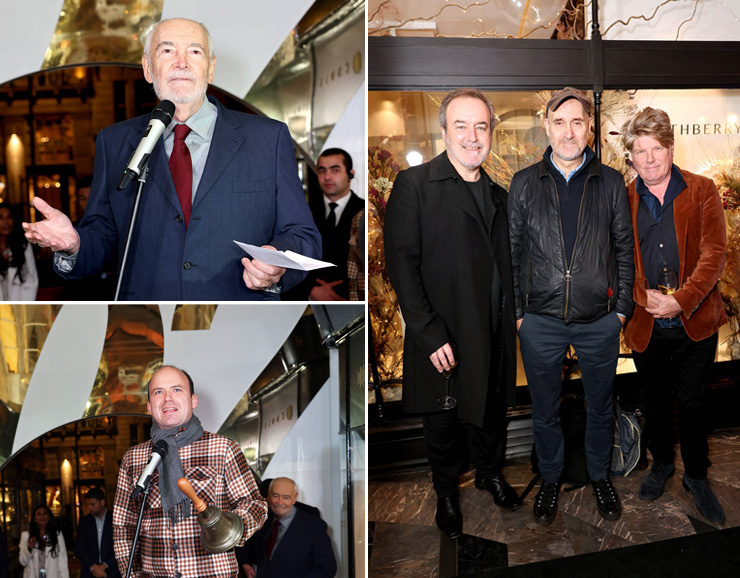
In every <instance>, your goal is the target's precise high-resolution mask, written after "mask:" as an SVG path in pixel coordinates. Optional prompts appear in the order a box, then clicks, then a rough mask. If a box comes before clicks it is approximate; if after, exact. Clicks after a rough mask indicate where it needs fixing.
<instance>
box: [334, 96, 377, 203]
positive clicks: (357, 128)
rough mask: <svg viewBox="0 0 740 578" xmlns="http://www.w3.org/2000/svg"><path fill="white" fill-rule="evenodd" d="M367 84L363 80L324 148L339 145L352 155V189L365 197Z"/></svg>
mask: <svg viewBox="0 0 740 578" xmlns="http://www.w3.org/2000/svg"><path fill="white" fill-rule="evenodd" d="M366 86H367V85H366V84H365V83H364V82H363V83H362V86H360V88H359V89H358V90H357V92H356V93H355V95H354V96H353V97H352V100H351V101H350V103H349V104H348V105H347V108H345V109H344V112H343V113H342V116H341V117H340V118H339V121H338V122H337V124H335V125H334V128H333V129H332V131H331V133H329V138H327V139H326V142H325V143H324V149H328V148H331V147H339V148H341V149H344V150H346V151H347V152H348V153H349V156H351V157H352V164H353V166H354V169H355V178H354V179H352V182H351V186H352V190H353V191H354V192H355V193H356V194H358V195H359V196H361V197H362V198H363V199H366V198H367V138H366V137H365V110H366V108H367V107H366V100H367V98H366V97H367V90H366Z"/></svg>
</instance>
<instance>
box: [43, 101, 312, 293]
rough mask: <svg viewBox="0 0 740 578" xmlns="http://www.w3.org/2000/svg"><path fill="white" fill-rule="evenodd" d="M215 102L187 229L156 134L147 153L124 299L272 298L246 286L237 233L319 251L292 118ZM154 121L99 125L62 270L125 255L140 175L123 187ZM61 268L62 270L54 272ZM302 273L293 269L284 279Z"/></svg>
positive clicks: (91, 267)
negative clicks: (72, 257) (75, 236)
mask: <svg viewBox="0 0 740 578" xmlns="http://www.w3.org/2000/svg"><path fill="white" fill-rule="evenodd" d="M209 100H211V102H213V103H214V104H215V105H216V107H217V109H218V117H217V119H216V126H215V130H214V133H213V139H212V141H211V146H210V149H209V152H208V160H207V161H206V165H205V169H204V172H203V176H202V179H201V181H200V184H199V185H198V190H197V192H196V195H195V200H194V203H193V209H192V213H191V217H190V225H189V227H188V228H187V229H186V227H185V223H184V221H183V216H182V208H181V207H180V201H179V199H178V197H177V192H176V190H175V185H174V183H173V180H172V175H171V173H170V169H169V165H168V159H167V154H166V153H165V150H164V143H163V140H162V139H161V138H160V140H159V142H158V143H157V145H156V146H155V147H154V150H153V151H152V154H151V157H150V159H149V177H148V179H147V182H146V184H145V185H144V190H143V194H142V198H141V203H140V206H139V215H138V221H137V223H136V229H135V231H134V234H133V239H132V242H131V248H130V253H129V257H128V265H127V270H126V274H125V278H124V282H123V286H122V288H121V299H128V300H156V301H197V300H226V301H235V300H276V299H279V296H278V295H276V294H272V293H267V292H264V291H251V290H250V289H247V287H246V286H245V285H244V280H243V279H242V272H243V270H244V268H243V266H242V264H241V263H240V259H241V258H242V257H245V256H246V253H244V251H243V250H242V249H241V248H239V247H238V246H237V245H236V244H234V243H233V241H234V240H236V241H241V242H244V243H249V244H252V245H257V246H261V245H272V246H274V247H275V248H276V249H278V250H287V249H289V250H291V251H294V252H296V253H301V254H303V255H307V256H309V257H314V258H317V259H318V258H320V257H321V238H320V235H319V232H318V230H317V229H316V227H315V225H314V223H313V220H312V218H311V212H310V210H309V208H308V205H307V203H306V199H305V195H304V192H303V187H302V185H301V182H300V180H299V179H298V173H297V171H296V166H295V153H294V149H293V141H292V140H291V137H290V133H289V132H288V127H287V126H285V124H283V123H281V122H277V121H274V120H272V119H268V118H265V117H261V116H256V115H250V114H244V113H239V112H234V111H231V110H228V109H226V108H224V107H223V106H221V104H220V103H218V102H217V101H215V100H214V99H212V98H210V97H209ZM148 123H149V116H140V117H137V118H134V119H131V120H127V121H124V122H121V123H118V124H115V125H113V126H110V127H108V128H106V129H104V130H102V131H100V132H99V133H98V137H97V141H96V146H95V170H94V176H93V183H92V189H91V194H90V201H89V202H88V205H87V207H86V209H85V215H84V217H83V219H82V221H81V223H80V226H79V227H78V228H77V232H78V233H79V235H80V251H79V254H78V260H77V263H76V264H75V267H74V269H73V270H72V272H71V273H69V274H67V275H64V274H62V276H63V277H66V278H72V279H76V278H82V277H87V276H88V275H91V274H94V273H97V272H99V271H101V270H103V269H104V268H105V267H106V264H109V263H111V262H112V263H116V262H120V259H121V257H122V255H123V250H124V245H125V239H126V232H127V230H128V226H129V221H130V216H131V212H132V208H133V203H134V198H135V195H136V189H137V183H132V184H130V185H129V186H128V187H127V188H126V189H125V190H123V191H117V190H116V185H117V184H118V182H119V180H120V178H121V176H122V175H123V171H124V168H125V167H126V164H127V163H128V160H129V158H130V156H131V154H132V153H133V151H134V150H135V149H136V147H137V146H138V144H139V141H140V140H141V137H142V135H143V134H144V131H145V129H146V126H147V124H148ZM58 272H59V271H58ZM304 276H305V273H302V272H299V271H296V270H288V271H287V272H286V273H285V275H284V276H283V278H282V288H283V289H287V288H289V287H291V286H293V285H295V284H296V283H298V282H299V281H300V280H301V279H303V277H304Z"/></svg>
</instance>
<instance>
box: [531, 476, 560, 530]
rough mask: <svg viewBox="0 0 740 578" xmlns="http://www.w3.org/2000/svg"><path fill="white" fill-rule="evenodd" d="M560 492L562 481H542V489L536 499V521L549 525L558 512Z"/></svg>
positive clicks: (534, 511)
mask: <svg viewBox="0 0 740 578" xmlns="http://www.w3.org/2000/svg"><path fill="white" fill-rule="evenodd" d="M559 494H560V482H556V483H554V484H553V483H550V482H546V481H544V480H543V481H542V485H541V486H540V491H539V492H537V497H536V498H535V499H534V507H533V508H532V513H533V514H534V521H535V522H537V523H538V524H541V525H543V526H549V525H550V524H551V523H552V521H553V520H554V519H555V515H556V514H557V513H558V495H559Z"/></svg>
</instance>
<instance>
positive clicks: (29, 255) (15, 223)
mask: <svg viewBox="0 0 740 578" xmlns="http://www.w3.org/2000/svg"><path fill="white" fill-rule="evenodd" d="M20 221H21V219H15V218H14V216H13V211H12V210H11V208H10V207H8V206H0V300H2V301H35V299H36V290H37V289H38V287H39V277H38V274H37V272H36V261H35V259H34V256H33V249H32V247H31V244H30V243H29V242H28V241H26V237H25V235H24V234H23V230H22V229H21V226H20Z"/></svg>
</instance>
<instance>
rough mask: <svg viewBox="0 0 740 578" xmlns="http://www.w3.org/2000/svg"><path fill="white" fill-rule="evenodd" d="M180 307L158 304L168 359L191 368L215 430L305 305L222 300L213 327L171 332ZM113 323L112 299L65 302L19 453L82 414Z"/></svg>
mask: <svg viewBox="0 0 740 578" xmlns="http://www.w3.org/2000/svg"><path fill="white" fill-rule="evenodd" d="M132 307H134V306H133V305H132ZM174 310H175V306H174V305H162V306H161V307H160V311H161V314H162V326H163V332H164V344H165V346H164V362H165V363H167V364H171V365H176V366H178V367H182V368H183V369H185V370H186V371H187V372H188V373H190V375H191V377H192V378H193V382H194V383H195V387H196V394H197V395H198V399H199V402H200V403H199V406H198V409H197V410H196V411H195V413H196V415H198V417H199V418H200V420H201V422H202V424H203V427H204V428H205V429H207V430H209V431H214V432H215V431H218V430H219V428H220V427H221V425H222V424H223V422H224V421H225V420H226V418H227V417H228V416H229V414H230V413H231V412H232V411H233V409H234V407H236V404H237V403H239V400H241V398H242V396H243V395H244V393H245V392H246V390H247V388H248V387H249V386H250V385H251V384H252V383H253V382H254V381H255V379H256V378H257V376H259V374H260V373H261V372H262V370H263V369H264V368H265V367H266V366H267V364H268V363H269V362H270V360H271V359H272V358H273V357H274V356H275V354H276V353H277V351H278V350H279V349H280V347H282V345H283V343H285V340H286V339H287V338H288V336H289V335H290V333H291V331H293V329H294V327H295V325H296V323H297V322H298V320H299V319H300V318H301V315H302V314H303V312H304V311H305V305H291V304H281V305H279V306H270V305H250V304H246V305H219V307H218V309H217V310H216V314H215V316H214V318H213V321H212V323H211V327H210V329H208V330H197V331H172V329H171V328H172V317H173V314H174ZM107 327H108V306H107V305H64V306H63V307H62V309H61V311H60V313H59V315H58V317H57V318H56V320H55V321H54V324H53V325H52V327H51V331H50V332H49V336H48V337H47V339H46V342H45V343H44V347H43V349H42V351H41V355H40V356H39V360H38V363H37V364H36V367H35V369H34V372H33V375H32V377H31V382H30V384H29V387H28V392H27V394H26V398H25V401H24V403H23V408H22V410H21V414H20V419H19V422H18V428H17V430H16V435H15V439H14V442H13V453H15V452H17V451H18V450H20V449H22V448H23V446H25V445H26V444H28V443H30V442H31V441H33V440H34V439H36V438H37V437H39V436H40V435H42V434H44V433H46V432H48V431H49V430H52V429H54V428H56V427H59V426H61V425H64V424H66V423H69V422H72V421H75V420H78V419H80V418H81V417H82V415H83V413H84V411H85V405H86V403H87V401H88V399H89V396H90V391H91V390H92V386H93V384H94V383H95V376H96V374H97V371H98V365H99V363H100V356H101V354H102V352H103V346H104V345H105V333H106V329H107Z"/></svg>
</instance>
